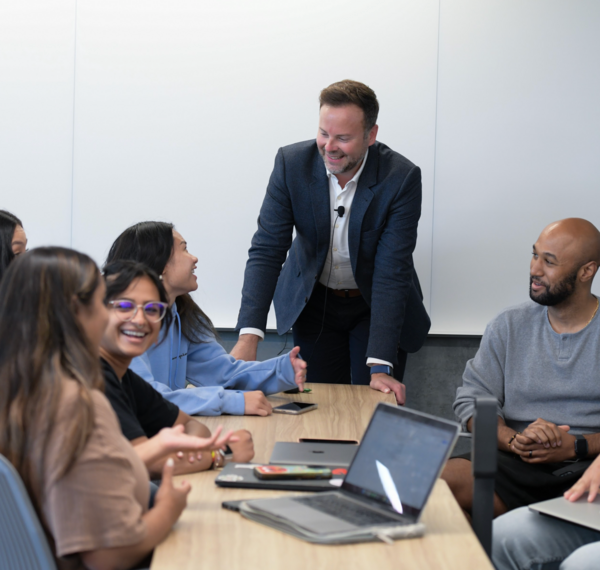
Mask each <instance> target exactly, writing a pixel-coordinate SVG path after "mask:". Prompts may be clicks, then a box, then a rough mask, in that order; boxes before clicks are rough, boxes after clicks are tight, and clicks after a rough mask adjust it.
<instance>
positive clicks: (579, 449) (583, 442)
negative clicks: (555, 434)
mask: <svg viewBox="0 0 600 570" xmlns="http://www.w3.org/2000/svg"><path fill="white" fill-rule="evenodd" d="M575 455H576V456H577V457H579V458H580V459H583V458H584V457H587V455H588V441H587V439H585V437H584V436H583V435H582V434H580V433H578V434H577V435H575Z"/></svg>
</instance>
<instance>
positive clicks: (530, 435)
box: [510, 418, 575, 463]
mask: <svg viewBox="0 0 600 570" xmlns="http://www.w3.org/2000/svg"><path fill="white" fill-rule="evenodd" d="M569 429H570V428H569V426H566V425H562V426H557V425H556V424H553V423H552V422H548V421H546V420H543V419H542V418H538V419H537V420H535V421H534V422H533V423H531V424H529V425H528V426H527V427H526V428H525V430H523V433H522V434H519V435H517V436H516V437H515V439H514V440H513V443H512V444H511V446H510V447H511V450H512V451H513V452H514V453H516V454H517V455H519V456H520V457H521V459H522V460H523V461H525V462H526V463H559V462H561V461H565V460H566V459H572V458H573V457H574V456H575V443H574V442H575V436H573V435H570V434H569V433H567V432H568V431H569Z"/></svg>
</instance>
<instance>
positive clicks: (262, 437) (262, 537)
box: [151, 384, 493, 570]
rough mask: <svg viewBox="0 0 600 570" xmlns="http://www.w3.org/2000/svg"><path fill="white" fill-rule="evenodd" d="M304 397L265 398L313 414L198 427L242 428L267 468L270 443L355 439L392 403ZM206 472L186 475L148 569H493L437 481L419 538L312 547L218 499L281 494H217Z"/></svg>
mask: <svg viewBox="0 0 600 570" xmlns="http://www.w3.org/2000/svg"><path fill="white" fill-rule="evenodd" d="M308 387H310V388H311V389H312V393H310V394H295V395H288V394H277V395H275V396H270V397H269V400H270V401H271V403H272V404H273V405H279V404H282V403H285V402H289V401H291V400H299V401H308V402H317V403H318V404H319V408H318V409H317V410H314V411H311V412H307V413H305V414H301V415H298V416H290V415H287V414H273V415H272V416H269V417H268V418H260V417H249V416H220V417H212V418H207V417H203V418H202V419H201V421H202V422H203V423H205V424H206V425H208V427H210V428H211V429H214V428H215V427H216V426H217V425H219V424H223V426H224V427H225V428H227V429H234V430H236V429H241V428H246V429H249V430H250V431H251V432H252V434H253V439H254V448H255V452H256V456H255V458H254V460H253V461H254V462H265V463H267V462H268V460H269V457H270V455H271V451H272V450H273V446H274V444H275V442H276V441H298V438H299V437H313V438H336V439H356V440H360V438H361V437H362V434H363V432H364V430H365V428H366V427H367V424H368V423H369V419H370V418H371V415H372V413H373V410H374V409H375V406H376V405H377V403H378V402H382V401H383V402H390V403H393V402H394V401H395V400H394V398H393V396H389V395H385V394H382V393H380V392H375V391H374V390H371V389H370V388H368V387H367V386H344V385H335V384H309V385H308ZM215 475H216V474H215V472H214V471H206V472H204V473H196V474H193V475H186V476H185V478H186V479H187V480H189V481H190V482H191V484H192V491H191V492H190V494H189V496H188V506H187V508H186V509H185V511H184V512H183V514H182V515H181V518H180V519H179V521H178V522H177V524H176V525H175V527H174V528H173V530H172V531H171V533H170V535H169V536H168V537H167V539H166V540H165V541H164V542H163V543H162V544H161V545H160V546H159V547H158V548H157V549H156V552H155V553H154V558H153V560H152V566H151V570H192V569H197V568H205V569H206V570H224V569H227V570H253V569H260V570H269V569H273V570H275V569H277V570H282V569H284V570H307V568H310V570H318V569H323V570H324V569H327V570H331V569H336V568H340V569H343V570H347V569H353V568H361V569H367V568H375V569H377V570H385V569H388V568H389V569H394V570H396V569H401V568H411V569H412V568H414V569H419V570H425V569H431V570H446V569H447V570H450V569H454V568H456V569H459V568H460V569H477V570H486V569H489V570H493V567H492V565H491V563H490V562H489V560H488V558H487V557H486V555H485V553H484V551H483V549H482V548H481V546H480V544H479V542H478V541H477V538H476V537H475V535H474V534H473V531H472V530H471V527H470V526H469V524H468V523H467V521H466V519H465V517H464V516H463V514H462V512H461V511H460V509H459V507H458V504H457V503H456V501H455V500H454V498H453V497H452V494H451V493H450V490H449V489H448V486H447V485H446V483H445V482H444V481H441V480H439V481H438V482H437V483H436V486H435V488H434V491H433V494H432V496H431V497H430V499H429V503H428V504H427V506H426V508H425V511H424V513H423V517H422V521H423V522H424V523H425V524H426V525H427V531H426V534H425V536H424V537H423V538H417V539H411V540H397V541H395V543H394V544H393V545H388V544H383V543H380V542H375V543H362V544H352V545H340V546H324V545H314V544H310V543H308V542H304V541H301V540H299V539H297V538H294V537H292V536H289V535H286V534H284V533H282V532H279V531H276V530H274V529H271V528H269V527H267V526H264V525H261V524H259V523H256V522H253V521H249V520H247V519H244V518H243V517H242V516H241V515H239V514H238V513H235V512H232V511H228V510H225V509H222V508H221V502H222V501H224V500H238V499H250V498H258V497H268V496H277V495H281V494H282V493H281V491H260V490H254V489H231V488H229V489H228V488H225V489H222V488H219V487H217V486H216V485H215V484H214V479H215Z"/></svg>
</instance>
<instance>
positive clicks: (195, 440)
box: [156, 425, 235, 463]
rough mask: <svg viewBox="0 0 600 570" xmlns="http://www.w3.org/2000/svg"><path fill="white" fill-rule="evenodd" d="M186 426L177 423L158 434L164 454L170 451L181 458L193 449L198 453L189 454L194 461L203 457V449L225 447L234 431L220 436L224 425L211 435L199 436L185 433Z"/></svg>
mask: <svg viewBox="0 0 600 570" xmlns="http://www.w3.org/2000/svg"><path fill="white" fill-rule="evenodd" d="M184 429H185V427H184V426H183V425H176V426H175V427H172V428H163V429H161V430H160V431H159V432H158V434H157V435H156V437H157V439H158V441H159V442H160V446H161V450H162V451H163V454H164V455H167V454H169V453H174V452H176V453H177V457H178V458H179V459H181V458H182V457H183V455H184V453H183V452H184V451H188V452H189V451H192V452H196V453H189V454H188V461H189V462H190V463H194V461H195V460H196V459H201V458H202V454H201V453H199V451H200V450H202V451H212V450H214V449H219V448H222V447H224V446H225V445H226V444H227V443H228V442H230V441H231V440H232V438H233V440H235V437H234V436H233V431H229V432H227V433H226V434H225V435H224V436H221V437H219V435H220V434H221V431H222V430H223V427H222V426H219V427H218V428H217V429H216V430H215V432H214V433H213V434H212V435H211V436H210V437H197V436H195V435H188V434H186V433H184Z"/></svg>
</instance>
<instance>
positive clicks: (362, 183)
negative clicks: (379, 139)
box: [348, 143, 379, 275]
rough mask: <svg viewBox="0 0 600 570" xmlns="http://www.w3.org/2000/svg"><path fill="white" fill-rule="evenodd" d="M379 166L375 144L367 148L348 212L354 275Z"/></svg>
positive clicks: (349, 244)
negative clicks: (364, 162)
mask: <svg viewBox="0 0 600 570" xmlns="http://www.w3.org/2000/svg"><path fill="white" fill-rule="evenodd" d="M378 164H379V150H378V148H377V143H375V144H374V145H371V146H370V147H369V156H368V157H367V164H365V168H364V170H363V171H362V174H361V175H360V178H359V179H358V186H357V187H356V193H355V194H354V199H353V200H352V208H351V210H350V222H349V225H348V247H349V249H350V262H351V263H352V271H353V273H354V274H355V275H356V258H357V256H358V247H359V245H360V229H361V227H362V222H363V218H364V217H365V214H366V212H367V209H368V208H369V205H370V204H371V200H373V197H374V196H375V194H374V193H373V191H372V190H371V187H372V186H375V184H376V183H377V165H378Z"/></svg>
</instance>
